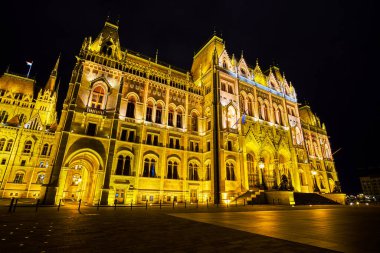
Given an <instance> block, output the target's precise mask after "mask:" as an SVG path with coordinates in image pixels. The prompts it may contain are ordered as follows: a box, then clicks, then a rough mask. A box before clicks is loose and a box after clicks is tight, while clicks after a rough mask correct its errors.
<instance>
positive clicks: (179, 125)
mask: <svg viewBox="0 0 380 253" xmlns="http://www.w3.org/2000/svg"><path fill="white" fill-rule="evenodd" d="M177 127H178V128H182V111H181V110H180V109H178V110H177Z"/></svg>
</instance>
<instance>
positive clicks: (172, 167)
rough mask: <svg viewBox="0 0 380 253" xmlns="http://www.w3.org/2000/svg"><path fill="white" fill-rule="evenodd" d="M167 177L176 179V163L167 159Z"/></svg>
mask: <svg viewBox="0 0 380 253" xmlns="http://www.w3.org/2000/svg"><path fill="white" fill-rule="evenodd" d="M167 178H168V179H178V178H179V176H178V163H177V162H173V161H169V162H168V174H167Z"/></svg>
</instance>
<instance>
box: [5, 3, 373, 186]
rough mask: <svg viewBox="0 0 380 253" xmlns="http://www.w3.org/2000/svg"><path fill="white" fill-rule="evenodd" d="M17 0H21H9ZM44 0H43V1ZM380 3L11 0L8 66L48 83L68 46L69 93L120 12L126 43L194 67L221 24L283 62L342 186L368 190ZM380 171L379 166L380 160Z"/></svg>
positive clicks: (266, 62)
mask: <svg viewBox="0 0 380 253" xmlns="http://www.w3.org/2000/svg"><path fill="white" fill-rule="evenodd" d="M10 2H12V3H10ZM35 2H36V3H35ZM378 5H379V4H377V3H376V1H352V2H347V1H268V0H265V1H238V0H235V1H226V0H225V1H206V0H204V1H188V2H187V3H182V1H151V3H149V1H100V0H93V1H75V2H71V1H46V2H44V1H3V2H2V3H1V9H2V12H1V15H0V22H1V23H0V24H1V26H0V27H1V39H0V41H1V47H0V72H1V73H3V72H4V71H5V69H6V68H7V66H8V65H10V71H11V72H16V73H22V74H26V72H27V66H26V64H25V61H26V60H29V61H33V62H34V64H33V69H32V74H31V75H32V76H35V78H36V79H37V82H38V85H40V86H44V85H45V83H46V81H47V78H48V76H49V73H50V71H51V69H52V67H53V65H54V63H55V61H56V59H57V57H58V55H59V54H60V53H61V54H62V57H61V64H60V66H59V78H61V86H60V103H59V105H58V110H61V109H62V102H63V98H64V96H65V95H66V91H67V87H68V80H69V77H70V75H71V71H72V68H73V66H74V64H75V57H74V56H75V55H76V54H78V52H79V49H80V47H81V45H82V42H83V39H84V37H85V36H92V37H93V38H95V37H96V36H97V35H98V33H99V32H100V31H101V29H102V27H103V25H104V22H105V20H106V17H107V15H108V14H110V17H111V19H117V18H118V17H119V16H120V23H119V25H120V29H119V31H120V32H119V34H120V40H121V45H122V47H123V48H127V49H131V50H133V51H137V52H140V53H142V54H145V55H148V56H151V57H152V58H154V55H155V52H156V49H158V50H159V56H158V58H159V60H161V61H164V62H167V63H169V64H171V65H174V66H177V67H180V68H183V69H188V70H190V67H191V63H192V57H193V55H194V52H195V51H197V50H198V49H200V48H201V47H202V46H203V45H204V44H205V43H206V42H207V40H208V39H209V38H210V37H211V36H212V34H213V31H214V27H215V30H216V32H217V34H218V35H219V36H221V37H222V38H223V39H224V40H225V41H226V47H227V51H228V53H229V54H230V55H231V54H232V53H234V54H235V56H237V57H238V58H239V57H240V55H241V51H242V50H244V58H245V60H246V62H247V63H248V64H250V65H254V64H255V62H256V58H258V59H259V63H260V66H261V68H262V70H266V69H268V67H269V66H270V65H273V64H274V65H277V66H279V67H280V70H281V72H285V75H286V78H287V80H288V81H291V82H292V83H293V85H294V86H295V88H296V92H297V95H298V101H299V102H300V103H304V102H305V101H307V103H308V104H309V105H310V106H311V107H312V109H313V111H314V112H315V113H316V114H317V115H318V116H319V117H320V119H321V121H322V122H324V123H325V124H326V127H327V131H328V134H329V136H330V142H331V145H332V151H333V152H334V151H336V150H338V149H339V148H341V150H340V151H339V152H337V153H336V154H335V155H334V158H335V161H336V167H337V170H338V173H339V177H340V179H341V182H342V187H343V191H345V192H347V193H354V192H358V191H360V186H359V180H358V178H357V175H358V173H357V169H358V168H368V167H371V166H372V167H378V168H379V166H380V162H379V153H378V151H379V147H378V145H379V143H380V137H379V132H378V131H376V130H378V129H379V126H380V120H379V116H380V113H379V112H380V110H379V108H380V106H379V102H378V100H379V96H378V93H377V92H378V91H380V89H379V88H378V86H380V83H379V81H378V73H379V70H378V68H379V64H378V61H379V60H378V59H379V56H380V54H379V47H380V41H379V37H380V36H379V32H380V29H379V25H378V23H380V22H379V21H380V20H379V15H378V10H379V6H378ZM378 171H379V172H380V169H379V170H378Z"/></svg>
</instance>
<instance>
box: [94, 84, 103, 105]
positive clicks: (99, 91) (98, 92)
mask: <svg viewBox="0 0 380 253" xmlns="http://www.w3.org/2000/svg"><path fill="white" fill-rule="evenodd" d="M104 94H105V92H104V89H103V88H102V87H101V86H97V87H96V88H95V89H94V90H93V91H92V98H91V107H92V108H96V109H103V102H104Z"/></svg>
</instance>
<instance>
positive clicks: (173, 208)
mask: <svg viewBox="0 0 380 253" xmlns="http://www.w3.org/2000/svg"><path fill="white" fill-rule="evenodd" d="M173 209H174V201H173Z"/></svg>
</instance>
